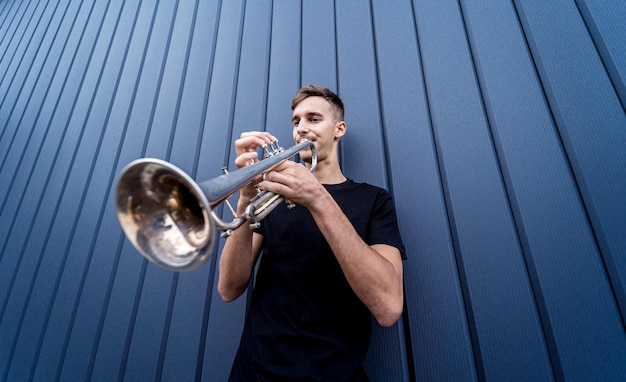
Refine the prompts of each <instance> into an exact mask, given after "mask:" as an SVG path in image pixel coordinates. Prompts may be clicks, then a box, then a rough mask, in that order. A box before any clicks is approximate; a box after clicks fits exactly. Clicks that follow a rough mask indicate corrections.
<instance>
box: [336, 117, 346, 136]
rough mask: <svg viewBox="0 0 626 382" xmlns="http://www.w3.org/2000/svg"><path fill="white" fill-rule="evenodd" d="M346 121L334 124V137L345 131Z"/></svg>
mask: <svg viewBox="0 0 626 382" xmlns="http://www.w3.org/2000/svg"><path fill="white" fill-rule="evenodd" d="M346 128H347V126H346V122H345V121H340V122H337V123H336V124H335V138H341V137H343V136H344V134H345V133H346Z"/></svg>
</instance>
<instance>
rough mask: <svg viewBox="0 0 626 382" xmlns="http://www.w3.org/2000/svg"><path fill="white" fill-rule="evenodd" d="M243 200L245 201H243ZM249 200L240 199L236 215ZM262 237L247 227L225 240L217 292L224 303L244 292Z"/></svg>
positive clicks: (241, 228)
mask: <svg viewBox="0 0 626 382" xmlns="http://www.w3.org/2000/svg"><path fill="white" fill-rule="evenodd" d="M244 199H245V200H244ZM246 201H248V202H249V199H246V198H244V197H241V198H240V200H239V202H238V203H237V214H241V213H243V212H244V210H245V208H246V206H247V205H248V203H246ZM262 242H263V237H262V236H261V235H259V234H256V233H253V232H252V230H250V229H248V227H247V225H246V224H244V225H243V226H241V227H239V228H238V229H236V230H234V231H233V234H232V235H231V236H230V237H229V238H228V239H226V243H225V244H224V249H223V250H222V254H221V256H220V263H219V271H220V273H219V279H218V283H217V291H218V292H219V294H220V296H221V297H222V299H223V300H224V301H226V302H229V301H233V300H235V299H236V298H237V297H239V296H241V294H242V293H243V292H244V291H245V290H246V288H247V286H248V283H249V282H250V277H251V276H252V271H253V269H254V264H255V263H256V260H257V258H258V257H259V253H260V251H261V244H262Z"/></svg>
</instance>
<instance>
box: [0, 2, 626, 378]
mask: <svg viewBox="0 0 626 382" xmlns="http://www.w3.org/2000/svg"><path fill="white" fill-rule="evenodd" d="M624 17H626V3H624V2H623V1H621V0H612V1H599V0H569V1H566V0H551V1H537V0H513V1H506V2H502V1H496V0H487V1H471V0H442V1H437V2H432V1H426V0H414V1H410V0H402V1H397V2H393V3H390V2H387V1H384V0H371V1H365V0H354V1H332V0H324V1H301V2H297V1H290V0H274V1H252V0H248V1H244V0H241V1H220V0H212V1H211V0H207V1H195V2H191V1H180V0H176V1H161V2H159V1H149V0H143V1H137V2H125V1H122V0H111V1H109V2H96V1H94V0H87V1H77V0H60V1H35V0H32V1H14V0H13V1H10V0H5V1H0V161H1V162H0V203H1V204H0V221H1V222H2V223H1V224H0V246H1V248H2V249H1V252H0V375H1V376H2V379H3V380H9V381H13V380H55V379H60V380H67V379H72V380H86V379H94V380H111V379H120V380H121V379H129V380H207V381H222V380H225V379H226V376H227V374H228V371H229V368H230V363H231V361H232V358H233V355H234V352H235V350H236V346H237V343H238V339H239V333H240V331H241V328H242V325H243V315H244V312H245V305H246V301H245V298H242V299H240V300H238V301H237V302H235V303H231V304H226V303H223V302H222V301H221V300H220V298H219V297H218V296H217V294H216V293H215V288H214V285H215V282H216V266H215V265H216V257H217V256H213V257H212V258H211V260H210V261H209V263H208V264H207V265H205V266H204V267H203V268H201V269H200V270H198V271H195V272H191V273H185V274H174V273H170V272H166V271H164V270H161V269H159V268H157V267H155V266H153V265H152V264H148V263H147V262H146V261H145V260H144V259H143V258H142V257H140V256H139V255H138V254H137V252H136V250H135V249H134V248H132V246H131V245H130V244H129V242H128V241H127V240H126V239H125V238H124V236H123V234H122V233H121V230H120V228H119V224H118V222H117V219H116V217H115V211H114V204H113V196H112V195H113V192H114V189H113V187H114V185H115V181H116V178H117V176H118V174H119V172H120V170H121V168H122V167H123V166H125V165H126V164H127V163H128V162H130V161H132V160H133V159H136V158H138V157H144V156H150V157H158V158H162V159H165V160H168V161H171V162H172V163H174V164H176V165H177V166H179V167H181V168H182V169H183V170H185V171H187V172H188V173H189V174H191V175H192V176H193V177H194V178H196V179H198V180H204V179H209V178H211V177H214V176H216V175H218V174H219V168H220V167H221V166H223V165H227V164H232V161H233V159H234V158H233V153H232V151H231V147H232V142H233V140H234V139H235V138H236V137H237V136H238V135H239V134H240V133H241V132H243V131H246V130H268V131H271V132H272V133H274V134H275V135H277V136H278V137H279V138H280V139H281V141H282V142H283V144H285V142H289V141H290V128H289V120H290V115H291V111H290V110H289V105H290V101H291V97H292V96H293V94H294V92H295V91H296V90H297V88H298V87H299V86H300V85H303V84H308V83H321V84H324V85H327V86H329V87H331V88H333V89H336V90H337V91H338V92H339V94H340V95H341V96H342V98H343V99H344V102H345V104H346V106H347V115H346V121H347V123H348V127H349V134H348V136H347V137H346V139H345V141H344V142H343V145H342V147H341V154H342V163H343V167H344V170H345V171H346V173H347V174H348V175H349V176H350V177H352V178H354V179H357V180H360V181H367V182H370V183H373V184H376V185H380V186H383V187H386V188H388V189H389V190H390V191H391V192H392V193H393V195H394V199H395V201H396V205H397V207H398V216H399V219H400V226H401V227H400V228H401V231H402V234H403V237H404V239H405V244H406V245H407V250H408V256H409V259H408V260H407V261H406V262H405V285H406V310H405V315H404V319H403V320H401V321H400V322H398V324H397V325H395V326H394V327H392V328H389V329H383V328H377V329H376V330H375V334H374V339H373V343H372V347H371V351H370V353H369V355H368V358H367V360H366V368H367V370H368V372H369V373H370V376H371V378H372V380H374V381H388V380H394V381H395V380H450V381H458V380H502V379H506V380H510V379H513V380H517V379H520V380H521V379H523V380H568V381H570V380H581V381H583V380H590V379H594V378H597V379H602V380H620V379H623V378H624V377H625V376H626V334H625V326H624V317H625V316H626V287H625V285H624V280H625V279H626V263H625V261H626V242H625V240H626V204H624V203H623V195H624V194H626V149H625V148H626V115H625V112H624V105H625V104H626V102H625V99H626V91H625V90H624V89H625V85H624V78H625V74H624V73H625V72H626V56H625V55H624V50H623V49H621V48H622V47H623V46H624V45H625V44H626V28H624V27H623V25H622V24H623V22H622V20H623V19H624ZM222 244H223V243H222V242H220V247H221V245H222ZM219 249H220V248H217V249H216V253H217V251H219Z"/></svg>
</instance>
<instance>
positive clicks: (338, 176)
mask: <svg viewBox="0 0 626 382" xmlns="http://www.w3.org/2000/svg"><path fill="white" fill-rule="evenodd" d="M313 175H314V176H315V177H316V178H317V180H319V182H320V183H322V184H339V183H343V182H345V181H346V179H347V178H346V177H345V175H343V172H342V171H341V168H340V167H339V163H336V162H335V163H328V162H318V164H317V167H316V168H315V171H313Z"/></svg>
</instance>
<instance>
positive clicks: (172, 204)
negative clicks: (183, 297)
mask: <svg viewBox="0 0 626 382" xmlns="http://www.w3.org/2000/svg"><path fill="white" fill-rule="evenodd" d="M307 148H310V149H311V168H310V171H314V169H315V166H316V164H317V151H316V150H315V146H314V145H313V142H311V141H308V140H302V142H300V143H299V144H297V145H295V146H293V147H291V148H289V149H286V150H284V149H283V148H282V147H280V146H279V145H278V142H273V143H271V144H269V145H268V146H267V147H266V148H265V155H264V159H263V160H261V161H259V162H256V163H255V164H254V165H251V166H247V167H244V168H240V169H238V170H235V171H233V172H230V173H228V172H226V173H225V174H223V175H220V176H218V177H215V178H213V179H210V180H207V181H204V182H202V183H196V182H195V181H194V180H193V179H191V177H190V176H189V175H187V174H186V173H185V172H184V171H182V170H180V169H179V168H177V167H176V166H174V165H172V164H170V163H168V162H165V161H163V160H160V159H152V158H143V159H138V160H135V161H133V162H131V163H129V164H128V165H127V166H126V167H125V168H124V169H123V170H122V172H121V175H120V177H119V180H118V183H117V191H116V209H117V217H118V219H119V221H120V225H121V226H122V229H123V230H124V233H125V234H126V237H127V238H128V240H129V241H130V242H131V243H132V244H133V245H134V246H135V248H136V249H137V250H138V251H139V253H141V254H142V255H143V256H144V257H145V258H147V259H148V260H150V261H151V262H152V263H154V264H156V265H158V266H160V267H161V268H164V269H166V270H170V271H176V272H185V271H192V270H194V269H197V268H199V267H200V266H202V265H203V264H204V263H206V262H207V260H208V259H209V258H210V257H211V254H212V252H213V247H214V246H215V242H216V241H217V240H216V230H217V229H219V230H221V231H222V232H223V233H222V236H229V235H230V234H231V233H232V230H234V229H236V228H238V227H240V226H241V225H243V224H244V223H246V222H249V223H250V225H251V228H254V227H255V226H258V224H259V222H260V221H261V220H263V218H265V216H267V215H268V214H269V213H270V212H271V211H272V210H273V209H274V208H275V207H276V206H277V205H278V204H280V203H281V202H282V201H283V200H284V198H283V197H281V196H280V195H275V194H272V193H270V192H264V191H259V192H258V194H257V196H256V197H255V198H254V199H253V200H252V201H251V203H250V204H249V205H248V207H247V208H246V210H245V212H244V213H243V214H241V215H239V216H238V215H237V214H236V213H235V211H234V210H233V209H232V207H231V206H230V204H228V200H227V199H228V197H229V196H231V195H232V194H234V193H235V192H237V191H238V190H240V189H241V188H242V187H244V186H246V185H247V184H248V183H250V182H251V181H253V180H254V179H255V178H256V177H258V176H259V175H261V174H263V173H264V172H266V171H269V170H271V169H272V168H274V167H275V166H277V165H278V164H280V163H281V162H283V161H284V160H287V159H289V158H291V157H292V156H294V155H296V154H297V153H298V152H300V151H301V150H304V149H307ZM222 202H225V203H226V204H227V205H228V208H229V209H230V211H231V212H232V214H233V220H232V221H231V222H224V221H222V220H221V219H220V218H219V216H217V214H216V213H215V212H214V209H215V207H216V206H218V205H219V204H220V203H222Z"/></svg>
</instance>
